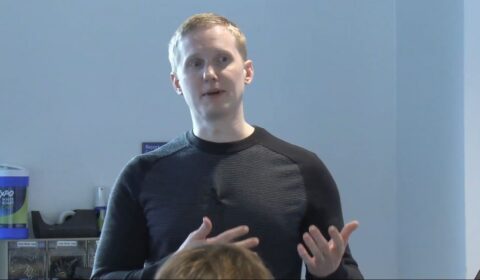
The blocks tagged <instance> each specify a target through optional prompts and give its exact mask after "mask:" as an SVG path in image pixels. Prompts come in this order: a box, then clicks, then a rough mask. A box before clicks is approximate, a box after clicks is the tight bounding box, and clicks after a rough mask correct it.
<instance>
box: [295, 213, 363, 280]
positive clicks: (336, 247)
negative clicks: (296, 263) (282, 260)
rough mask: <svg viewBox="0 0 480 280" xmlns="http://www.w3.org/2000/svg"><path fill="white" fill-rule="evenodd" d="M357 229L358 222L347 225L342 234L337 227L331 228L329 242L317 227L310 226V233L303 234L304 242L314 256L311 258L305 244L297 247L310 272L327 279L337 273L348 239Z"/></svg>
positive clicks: (329, 229)
mask: <svg viewBox="0 0 480 280" xmlns="http://www.w3.org/2000/svg"><path fill="white" fill-rule="evenodd" d="M357 228H358V222H357V221H353V222H350V223H348V224H346V225H345V226H344V227H343V229H342V232H338V230H337V228H336V227H334V226H330V227H329V228H328V234H330V237H331V239H330V240H329V241H327V240H326V239H325V237H323V235H322V233H321V232H320V230H318V228H317V227H316V226H314V225H312V226H310V227H309V229H308V232H305V233H304V234H303V241H304V242H305V244H306V245H307V247H308V249H309V250H310V252H311V253H312V255H313V256H310V254H309V253H308V252H307V250H306V249H305V247H304V246H303V244H298V246H297V251H298V254H299V255H300V257H301V258H302V260H303V262H304V263H305V265H306V266H307V269H308V271H309V272H310V273H311V274H313V275H315V276H317V277H325V276H328V275H330V274H332V273H333V272H335V270H337V268H338V266H339V265H340V262H341V261H342V257H343V254H344V253H345V248H346V247H347V243H348V238H349V237H350V234H352V232H353V231H354V230H356V229H357Z"/></svg>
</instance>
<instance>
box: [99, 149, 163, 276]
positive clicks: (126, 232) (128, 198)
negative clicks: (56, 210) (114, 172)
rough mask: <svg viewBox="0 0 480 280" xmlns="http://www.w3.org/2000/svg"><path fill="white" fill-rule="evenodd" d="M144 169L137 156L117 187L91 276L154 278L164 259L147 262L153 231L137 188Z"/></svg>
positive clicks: (112, 196)
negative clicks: (150, 229) (137, 193)
mask: <svg viewBox="0 0 480 280" xmlns="http://www.w3.org/2000/svg"><path fill="white" fill-rule="evenodd" d="M142 169H143V168H142V166H141V164H140V163H139V160H138V158H137V159H133V160H132V161H131V162H130V163H129V164H127V166H126V167H125V168H124V170H123V171H122V172H121V174H120V176H119V177H118V179H117V181H116V183H115V185H114V187H113V190H112V194H111V196H110V199H109V202H108V208H107V213H106V217H105V223H104V225H103V229H102V234H101V237H100V243H99V246H98V249H97V253H96V256H95V263H94V267H93V272H92V276H91V279H141V278H148V279H152V278H153V277H154V275H155V272H156V271H157V269H158V267H159V266H160V265H161V263H163V261H164V260H161V261H159V262H157V263H155V264H152V265H148V266H145V261H146V260H147V258H148V248H149V247H148V246H149V244H148V243H149V235H148V229H147V226H146V225H147V223H146V220H145V216H144V214H143V209H142V207H141V206H140V204H139V202H138V199H137V197H136V194H135V192H134V191H133V190H134V189H135V188H139V186H140V184H141V183H142V180H143V175H142V174H144V173H145V170H142Z"/></svg>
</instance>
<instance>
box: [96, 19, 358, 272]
mask: <svg viewBox="0 0 480 280" xmlns="http://www.w3.org/2000/svg"><path fill="white" fill-rule="evenodd" d="M169 59H170V63H171V65H172V74H171V80H172V84H173V87H174V89H175V91H176V92H177V94H179V95H181V96H183V97H184V98H185V101H186V103H187V105H188V107H189V110H190V115H191V118H192V124H193V129H192V131H189V132H187V133H185V134H184V135H181V136H180V137H177V138H176V139H173V140H172V141H170V142H169V143H167V144H166V145H164V146H162V147H161V148H159V149H157V150H155V151H153V152H150V153H148V154H144V155H140V156H137V157H135V158H134V159H133V160H132V161H130V162H129V163H128V164H127V166H126V167H125V169H124V170H123V172H122V174H121V175H120V176H119V178H118V180H117V182H116V184H115V187H114V189H113V192H112V195H111V199H110V201H109V205H108V210H107V217H106V220H105V224H104V227H103V231H102V236H101V240H100V244H99V248H98V251H97V255H96V259H95V265H94V271H93V275H92V278H153V277H154V275H155V272H156V270H157V269H158V268H159V267H160V266H161V264H162V263H163V262H164V261H165V260H166V259H167V258H168V257H169V255H170V254H172V253H175V252H178V251H182V250H183V249H185V248H191V247H195V246H199V245H202V244H215V243H235V244H237V245H238V246H242V247H246V248H251V249H252V250H254V251H255V252H257V253H258V255H259V256H260V257H261V258H262V259H263V260H264V262H265V264H266V266H267V267H268V268H269V269H270V270H271V271H272V273H273V276H274V277H275V278H299V277H300V271H301V262H302V260H303V261H304V262H305V264H306V267H307V277H308V278H315V277H329V278H361V277H362V275H361V273H360V271H359V270H358V267H357V263H356V262H355V260H354V259H353V258H352V256H351V254H350V251H349V248H348V246H347V242H348V238H349V236H350V234H351V233H352V232H353V231H354V230H355V229H356V228H357V226H358V223H357V222H356V221H354V222H351V223H349V224H347V225H345V226H344V225H343V217H342V211H341V206H340V198H339V194H338V190H337V188H336V185H335V182H334V181H333V178H332V177H331V175H330V173H329V172H328V170H327V168H326V167H325V165H324V164H323V163H322V162H321V161H320V159H318V157H317V156H316V155H315V154H313V153H311V152H309V151H307V150H305V149H302V148H300V147H297V146H294V145H291V144H289V143H286V142H284V141H282V140H280V139H278V138H276V137H274V136H272V135H271V134H269V133H268V132H267V131H266V130H264V129H263V128H260V127H255V126H252V125H250V124H249V123H247V122H246V120H245V117H244V113H243V98H242V97H243V92H244V88H245V85H248V84H250V83H251V82H252V80H253V76H254V68H253V62H252V61H251V60H248V59H247V49H246V39H245V36H244V34H243V33H242V32H241V31H240V29H239V28H238V27H237V26H236V25H235V24H233V23H232V22H230V21H229V20H228V19H226V18H224V17H221V16H218V15H215V14H198V15H194V16H192V17H190V18H189V19H187V20H186V21H185V22H184V23H183V24H182V25H181V26H180V27H179V28H178V29H177V31H176V33H175V34H174V36H173V37H172V39H171V41H170V46H169ZM200 221H202V223H201V225H200V227H199V228H198V229H197V227H198V224H199V223H200ZM337 229H342V230H341V232H339V231H338V230H337ZM327 239H329V240H328V241H327ZM307 250H308V251H307Z"/></svg>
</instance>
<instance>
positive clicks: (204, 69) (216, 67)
mask: <svg viewBox="0 0 480 280" xmlns="http://www.w3.org/2000/svg"><path fill="white" fill-rule="evenodd" d="M177 63H178V64H177V71H176V74H172V76H171V78H172V83H173V86H174V88H175V90H176V91H177V93H178V94H180V95H183V96H184V98H185V101H186V103H187V105H188V107H189V109H190V113H191V114H192V117H195V118H197V119H198V118H200V119H203V120H207V121H208V120H216V119H225V118H232V117H233V118H235V117H237V116H238V114H240V113H243V108H242V106H243V105H242V104H243V102H242V95H243V91H244V87H245V84H249V83H250V82H251V81H252V79H253V64H252V61H250V60H247V61H244V60H243V58H242V56H241V54H240V52H239V51H238V48H237V44H236V39H235V37H234V36H233V34H232V33H230V31H228V30H227V29H226V28H225V27H224V26H220V25H216V26H212V27H206V28H199V29H196V30H193V31H191V32H190V33H188V34H187V35H185V36H184V37H183V38H182V39H181V40H180V41H179V43H178V52H177Z"/></svg>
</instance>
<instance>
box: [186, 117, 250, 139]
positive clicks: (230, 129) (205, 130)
mask: <svg viewBox="0 0 480 280" xmlns="http://www.w3.org/2000/svg"><path fill="white" fill-rule="evenodd" d="M254 130H255V128H254V127H253V126H251V125H250V124H248V123H247V122H246V121H245V120H244V119H242V120H240V121H235V122H229V121H224V120H223V121H221V120H218V121H215V122H211V121H210V122H203V123H198V122H195V121H194V122H193V133H194V134H195V136H197V137H199V138H201V139H203V140H206V141H211V142H217V143H227V142H235V141H240V140H243V139H245V138H247V137H248V136H250V135H251V134H252V133H253V131H254Z"/></svg>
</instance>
